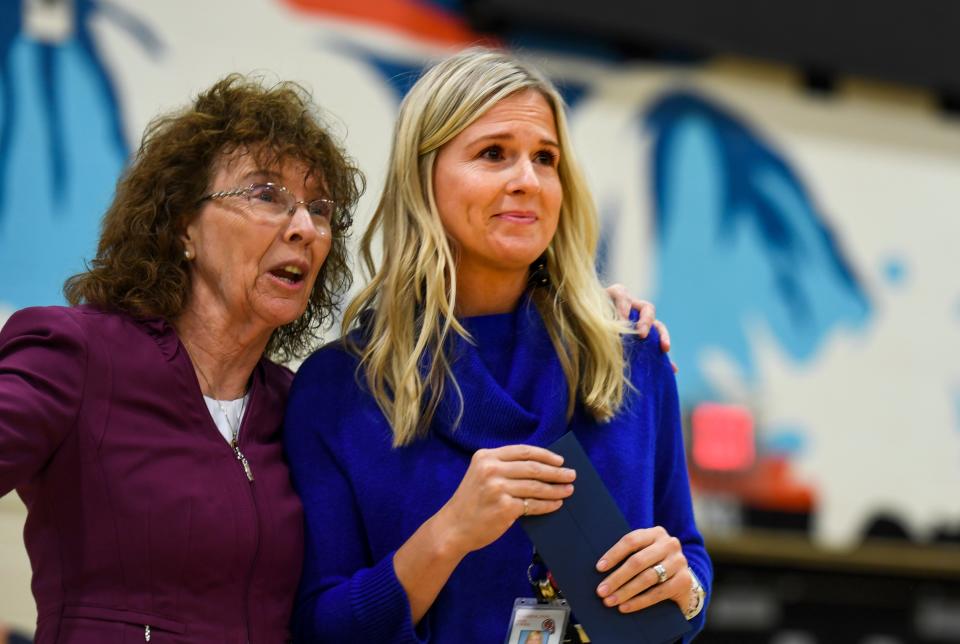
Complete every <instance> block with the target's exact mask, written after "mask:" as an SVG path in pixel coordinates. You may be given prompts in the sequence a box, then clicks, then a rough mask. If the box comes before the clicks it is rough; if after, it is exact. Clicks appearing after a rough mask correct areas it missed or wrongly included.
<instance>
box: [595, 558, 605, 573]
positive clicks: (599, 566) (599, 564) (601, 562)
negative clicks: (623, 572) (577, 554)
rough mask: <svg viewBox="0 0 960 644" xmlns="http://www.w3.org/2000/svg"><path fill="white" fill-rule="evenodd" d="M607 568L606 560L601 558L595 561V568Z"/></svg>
mask: <svg viewBox="0 0 960 644" xmlns="http://www.w3.org/2000/svg"><path fill="white" fill-rule="evenodd" d="M606 569H607V560H606V559H601V560H600V561H598V562H597V570H606Z"/></svg>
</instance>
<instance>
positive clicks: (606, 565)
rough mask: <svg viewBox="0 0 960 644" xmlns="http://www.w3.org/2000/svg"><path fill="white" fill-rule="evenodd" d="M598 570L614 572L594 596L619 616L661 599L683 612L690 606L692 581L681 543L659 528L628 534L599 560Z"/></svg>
mask: <svg viewBox="0 0 960 644" xmlns="http://www.w3.org/2000/svg"><path fill="white" fill-rule="evenodd" d="M657 566H662V568H659V569H658V568H657ZM597 570H599V571H600V572H608V571H613V572H611V573H610V574H609V575H607V577H606V578H605V579H604V580H603V581H602V582H600V585H599V586H598V587H597V594H598V595H600V598H601V599H603V603H604V605H606V606H611V607H612V606H616V607H617V609H618V610H619V611H620V612H621V613H632V612H634V611H638V610H641V609H643V608H646V607H648V606H652V605H653V604H657V603H659V602H661V601H663V600H664V599H671V600H673V601H674V602H676V604H677V606H679V607H680V610H681V611H684V612H686V611H687V609H688V608H689V607H690V601H691V597H692V594H693V578H692V577H691V576H690V568H689V567H688V566H687V558H686V557H685V556H684V555H683V550H682V549H681V548H680V541H679V540H678V539H677V538H676V537H672V536H670V534H669V533H668V532H667V531H666V530H664V529H663V528H662V527H660V526H655V527H653V528H644V529H640V530H634V531H633V532H629V533H627V534H626V535H625V536H624V537H623V538H622V539H620V541H618V542H617V543H616V544H614V546H613V547H612V548H610V549H609V550H608V551H607V552H606V553H605V554H604V555H603V556H602V557H601V558H600V561H598V562H597ZM658 570H659V571H660V572H659V574H658Z"/></svg>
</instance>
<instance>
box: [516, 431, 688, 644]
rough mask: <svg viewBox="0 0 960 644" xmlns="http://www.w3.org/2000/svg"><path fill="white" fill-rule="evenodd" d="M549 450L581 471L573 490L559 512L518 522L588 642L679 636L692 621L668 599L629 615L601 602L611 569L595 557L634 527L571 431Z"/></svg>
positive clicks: (661, 640)
mask: <svg viewBox="0 0 960 644" xmlns="http://www.w3.org/2000/svg"><path fill="white" fill-rule="evenodd" d="M547 449H549V450H551V451H553V452H556V453H557V454H560V455H561V456H563V459H564V463H563V465H564V467H572V468H573V469H575V470H576V471H577V480H576V481H574V492H573V495H572V496H570V497H568V498H567V499H565V500H564V502H563V506H562V507H561V508H560V509H559V510H557V511H556V512H552V513H550V514H543V515H537V516H528V517H523V518H522V519H521V521H520V522H521V525H522V526H523V529H524V530H526V532H527V535H528V536H529V537H530V540H531V541H533V545H534V546H535V547H536V548H537V552H539V553H540V556H541V557H542V558H543V560H544V562H545V563H546V564H547V567H548V568H549V569H550V572H551V573H552V574H553V577H554V579H555V580H556V581H557V584H559V586H560V590H561V591H562V592H563V595H564V597H566V599H567V601H568V602H569V603H570V607H571V608H572V609H573V614H574V616H575V617H576V619H577V621H578V622H579V623H580V624H581V625H582V626H583V628H584V630H585V631H586V632H587V635H589V636H590V641H591V642H593V643H594V644H666V643H667V642H675V641H677V640H679V639H680V638H681V637H682V636H683V634H684V633H686V632H687V631H689V630H690V625H689V624H688V623H687V620H686V619H684V617H683V613H681V612H680V609H679V608H678V607H677V605H676V604H675V603H674V602H672V601H670V600H665V601H662V602H660V603H659V604H655V605H653V606H650V607H649V608H646V609H644V610H641V611H638V612H635V613H627V614H623V613H621V612H620V611H619V610H617V609H616V608H615V607H614V608H611V607H609V606H604V605H603V602H602V601H601V600H600V597H599V596H598V595H597V586H599V585H600V582H601V581H602V580H603V579H604V578H605V577H606V576H607V575H609V574H610V572H609V571H608V572H607V573H604V574H601V573H599V572H597V568H596V565H597V561H599V560H600V557H601V555H603V554H604V553H605V552H606V551H607V550H608V549H609V548H610V547H611V546H612V545H613V544H615V543H616V542H617V541H619V540H620V538H621V537H623V536H624V535H625V534H627V533H628V532H630V526H629V525H628V524H627V520H626V519H625V518H624V517H623V513H621V512H620V509H619V508H618V507H617V504H616V502H614V500H613V497H612V496H610V492H609V491H608V490H607V488H606V486H605V485H604V484H603V481H602V480H601V479H600V475H599V474H597V470H596V469H595V468H594V467H593V464H592V463H591V462H590V459H589V458H588V457H587V454H586V452H584V451H583V447H582V446H581V445H580V442H579V441H578V440H577V438H576V437H575V436H574V435H573V433H570V432H568V433H567V434H565V435H564V436H563V437H561V438H560V439H559V440H557V441H556V442H555V443H553V444H552V445H548V446H547Z"/></svg>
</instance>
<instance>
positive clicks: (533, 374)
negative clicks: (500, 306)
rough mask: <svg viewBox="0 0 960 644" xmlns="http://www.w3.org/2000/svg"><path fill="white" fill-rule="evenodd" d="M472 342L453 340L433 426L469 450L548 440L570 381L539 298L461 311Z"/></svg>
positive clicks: (555, 433)
mask: <svg viewBox="0 0 960 644" xmlns="http://www.w3.org/2000/svg"><path fill="white" fill-rule="evenodd" d="M460 323H461V324H462V325H463V326H464V327H465V328H466V329H467V331H469V332H470V334H471V336H472V337H473V342H470V341H469V340H466V339H464V338H462V337H460V336H459V335H455V336H454V337H453V338H452V339H451V340H450V346H449V354H448V355H449V356H450V359H451V370H452V372H453V376H454V378H456V381H457V384H458V385H459V386H460V391H461V393H462V395H463V398H462V415H461V416H460V419H459V422H457V414H458V412H459V411H460V409H461V406H460V399H459V398H458V397H457V395H456V392H455V389H454V387H453V386H452V385H451V384H450V383H449V382H448V383H447V386H446V387H444V393H443V398H442V400H441V403H440V406H439V407H438V409H437V414H436V416H435V417H434V420H433V425H432V428H433V431H434V433H435V434H437V435H438V436H440V437H441V438H443V439H444V440H447V441H450V442H452V443H454V444H455V445H457V446H459V447H460V448H462V449H465V450H467V451H470V452H473V451H475V450H477V449H481V448H493V447H500V446H503V445H510V444H514V443H527V444H532V445H547V444H549V443H551V442H553V441H554V440H556V439H557V438H559V437H560V436H562V435H563V434H564V432H565V431H566V428H567V420H566V412H567V400H568V395H567V381H566V378H565V376H564V373H563V368H562V367H561V365H560V359H559V358H558V357H557V354H556V351H555V350H554V348H553V343H552V342H551V341H550V336H549V334H548V333H547V329H546V327H545V325H544V323H543V319H542V318H541V316H540V313H539V311H538V310H537V308H536V306H535V305H534V304H533V302H532V301H531V300H530V298H529V297H527V298H524V299H523V300H522V301H521V302H520V305H519V306H518V307H517V308H516V310H514V311H512V312H510V313H502V314H496V315H483V316H477V317H470V318H462V319H461V320H460Z"/></svg>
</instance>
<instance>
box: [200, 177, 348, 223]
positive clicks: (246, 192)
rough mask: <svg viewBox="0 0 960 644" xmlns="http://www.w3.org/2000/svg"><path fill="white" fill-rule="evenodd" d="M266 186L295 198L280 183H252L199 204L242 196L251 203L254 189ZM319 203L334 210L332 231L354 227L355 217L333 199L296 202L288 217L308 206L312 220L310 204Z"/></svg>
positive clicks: (219, 192)
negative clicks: (341, 210) (341, 208)
mask: <svg viewBox="0 0 960 644" xmlns="http://www.w3.org/2000/svg"><path fill="white" fill-rule="evenodd" d="M264 186H265V187H269V188H275V189H277V190H279V191H280V192H284V193H286V194H288V195H291V196H293V193H292V192H291V191H290V189H289V188H287V187H286V186H284V185H282V184H279V183H273V182H272V181H265V182H263V183H251V184H250V185H248V186H245V187H236V188H228V189H227V190H218V191H216V192H211V193H210V194H208V195H204V196H203V197H200V200H199V201H198V202H197V203H203V202H204V201H208V200H213V199H223V198H225V197H240V196H246V197H247V201H248V202H249V200H250V193H251V192H252V191H253V189H254V188H258V187H264ZM294 198H296V197H294ZM318 201H322V202H324V203H327V204H330V205H331V206H332V208H333V210H332V212H331V214H330V230H331V231H333V232H338V233H344V232H346V231H347V230H349V229H350V226H352V225H353V217H351V216H350V213H349V212H345V211H344V212H342V213H340V212H338V210H339V208H338V207H337V202H336V201H334V200H333V199H327V198H326V197H319V198H317V199H310V200H309V201H307V200H305V199H300V200H298V201H294V202H293V203H292V204H290V208H289V209H288V210H287V215H289V216H290V217H293V213H295V212H296V211H297V207H299V206H307V214H308V215H309V216H310V217H311V219H312V218H313V215H311V214H310V208H309V206H310V204H312V203H316V202H318Z"/></svg>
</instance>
